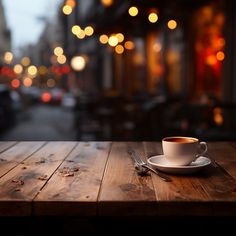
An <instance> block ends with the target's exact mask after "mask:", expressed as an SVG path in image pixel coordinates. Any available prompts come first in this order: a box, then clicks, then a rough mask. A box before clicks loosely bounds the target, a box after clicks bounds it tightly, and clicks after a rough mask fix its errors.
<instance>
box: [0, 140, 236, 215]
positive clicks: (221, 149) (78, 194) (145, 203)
mask: <svg viewBox="0 0 236 236" xmlns="http://www.w3.org/2000/svg"><path fill="white" fill-rule="evenodd" d="M208 147H209V150H208V153H207V156H208V157H210V158H214V159H215V161H216V163H217V164H216V165H212V164H211V165H209V166H207V167H206V168H204V169H203V170H201V171H199V172H197V173H195V174H191V175H170V176H171V178H172V182H164V181H162V180H161V179H160V178H159V177H158V176H157V175H155V174H152V173H151V174H150V175H148V176H139V175H138V174H137V172H136V170H135V168H134V164H133V162H132V160H131V158H130V156H129V154H128V153H127V151H128V150H129V149H131V148H132V149H134V150H137V151H138V152H139V153H141V154H142V156H143V157H144V159H145V158H147V157H149V156H152V155H156V154H162V148H161V143H159V142H0V216H32V215H36V216H45V215H47V216H55V215H57V216H66V215H68V216H183V215H184V216H235V215H236V142H211V143H208Z"/></svg>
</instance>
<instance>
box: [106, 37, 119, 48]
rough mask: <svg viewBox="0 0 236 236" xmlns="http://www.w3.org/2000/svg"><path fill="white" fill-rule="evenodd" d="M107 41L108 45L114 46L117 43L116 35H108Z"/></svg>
mask: <svg viewBox="0 0 236 236" xmlns="http://www.w3.org/2000/svg"><path fill="white" fill-rule="evenodd" d="M108 43H109V45H110V46H112V47H115V46H116V45H117V44H118V38H117V37H116V36H114V35H113V36H110V37H109V39H108Z"/></svg>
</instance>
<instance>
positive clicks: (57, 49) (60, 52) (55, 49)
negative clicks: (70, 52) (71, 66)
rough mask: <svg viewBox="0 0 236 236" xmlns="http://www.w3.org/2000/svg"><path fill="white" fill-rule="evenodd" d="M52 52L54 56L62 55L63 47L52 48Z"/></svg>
mask: <svg viewBox="0 0 236 236" xmlns="http://www.w3.org/2000/svg"><path fill="white" fill-rule="evenodd" d="M53 52H54V54H55V55H56V56H60V55H62V54H63V52H64V51H63V49H62V48H61V47H56V48H54V51H53Z"/></svg>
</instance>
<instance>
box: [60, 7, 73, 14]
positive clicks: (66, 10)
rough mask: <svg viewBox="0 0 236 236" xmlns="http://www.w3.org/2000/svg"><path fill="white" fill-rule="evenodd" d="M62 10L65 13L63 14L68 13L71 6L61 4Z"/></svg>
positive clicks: (70, 11) (70, 10)
mask: <svg viewBox="0 0 236 236" xmlns="http://www.w3.org/2000/svg"><path fill="white" fill-rule="evenodd" d="M62 12H63V13H64V14H65V15H70V14H71V13H72V7H71V6H69V5H65V6H63V8H62Z"/></svg>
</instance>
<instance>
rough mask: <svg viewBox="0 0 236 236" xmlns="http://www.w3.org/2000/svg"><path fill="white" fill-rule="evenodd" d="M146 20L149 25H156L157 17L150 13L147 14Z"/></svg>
mask: <svg viewBox="0 0 236 236" xmlns="http://www.w3.org/2000/svg"><path fill="white" fill-rule="evenodd" d="M148 20H149V21H150V22H151V23H156V22H157V20H158V15H157V14H156V13H155V12H152V13H150V14H149V16H148Z"/></svg>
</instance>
